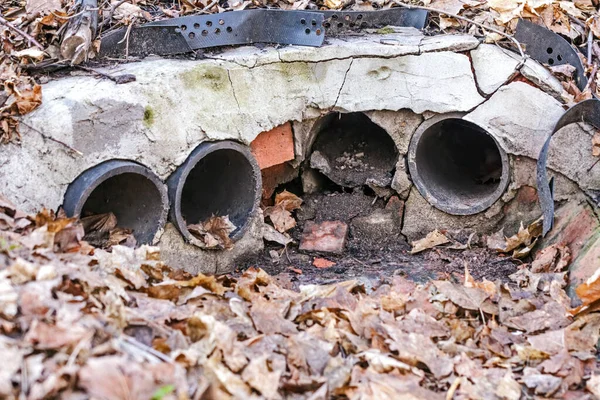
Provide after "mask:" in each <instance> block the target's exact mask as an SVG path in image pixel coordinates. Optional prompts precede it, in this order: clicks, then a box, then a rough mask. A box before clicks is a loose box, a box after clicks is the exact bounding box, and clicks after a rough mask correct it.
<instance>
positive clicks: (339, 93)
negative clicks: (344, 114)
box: [330, 58, 354, 111]
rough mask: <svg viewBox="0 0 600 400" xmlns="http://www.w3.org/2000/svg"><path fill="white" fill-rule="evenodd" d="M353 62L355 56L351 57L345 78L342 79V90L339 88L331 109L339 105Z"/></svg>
mask: <svg viewBox="0 0 600 400" xmlns="http://www.w3.org/2000/svg"><path fill="white" fill-rule="evenodd" d="M352 64H354V58H350V65H348V69H347V70H346V72H345V73H344V80H343V81H342V85H341V86H340V90H338V93H337V96H336V97H335V102H334V103H333V105H332V106H331V109H330V111H331V110H334V109H335V107H336V106H337V103H338V100H339V99H340V95H341V94H342V90H343V89H344V86H345V85H346V78H347V77H348V72H350V68H352Z"/></svg>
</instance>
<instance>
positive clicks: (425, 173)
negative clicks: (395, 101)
mask: <svg viewBox="0 0 600 400" xmlns="http://www.w3.org/2000/svg"><path fill="white" fill-rule="evenodd" d="M463 116H464V114H463V113H448V114H440V115H436V116H435V117H432V118H430V119H428V120H426V121H425V122H423V123H422V124H421V125H420V126H419V128H418V129H417V131H416V132H415V134H414V135H413V136H412V138H411V141H410V144H409V148H408V155H407V160H408V169H409V171H410V176H411V179H412V181H413V183H414V184H415V186H416V187H417V189H418V190H419V193H421V195H422V196H423V197H424V198H425V200H427V201H428V202H429V203H430V204H431V205H432V206H434V207H435V208H437V209H439V210H442V211H444V212H446V213H448V214H452V215H473V214H477V213H480V212H482V211H484V210H486V209H488V208H489V207H490V206H492V204H494V203H495V202H496V201H497V200H498V199H499V198H500V197H501V196H502V193H504V191H505V190H506V187H507V186H508V183H509V178H510V171H509V169H510V164H509V161H508V156H507V154H506V152H505V151H504V150H503V149H502V147H500V146H499V145H498V142H496V140H495V138H494V137H493V136H491V135H490V134H489V133H487V132H486V131H485V130H484V129H482V128H481V127H479V126H477V125H475V124H474V123H472V122H469V121H465V120H463V119H462V117H463Z"/></svg>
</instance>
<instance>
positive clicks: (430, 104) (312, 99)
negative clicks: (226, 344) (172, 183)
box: [0, 28, 600, 272]
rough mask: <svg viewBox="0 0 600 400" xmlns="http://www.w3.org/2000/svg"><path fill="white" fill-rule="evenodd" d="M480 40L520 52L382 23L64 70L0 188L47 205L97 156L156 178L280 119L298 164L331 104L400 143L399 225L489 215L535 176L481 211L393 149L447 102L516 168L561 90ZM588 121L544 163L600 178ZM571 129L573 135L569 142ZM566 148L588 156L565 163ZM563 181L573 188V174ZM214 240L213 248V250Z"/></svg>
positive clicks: (30, 122)
mask: <svg viewBox="0 0 600 400" xmlns="http://www.w3.org/2000/svg"><path fill="white" fill-rule="evenodd" d="M490 46H491V47H490ZM467 53H468V54H467ZM489 54H492V56H493V57H494V59H496V60H499V61H498V62H500V61H501V62H504V63H506V65H513V64H515V62H516V61H515V58H516V59H517V60H518V59H519V58H518V57H519V56H518V55H516V54H513V53H510V52H508V51H506V50H502V49H497V48H496V47H495V46H492V45H480V43H479V41H478V40H477V39H476V38H474V37H472V36H470V35H440V36H433V37H431V36H424V35H423V34H422V33H420V32H419V31H417V30H414V29H412V28H401V29H397V30H396V32H394V33H391V34H386V35H376V34H372V35H365V36H361V37H348V38H337V39H328V41H327V43H326V44H325V45H324V46H323V47H319V48H312V47H299V46H287V47H282V48H277V47H266V48H264V49H258V48H256V47H252V46H245V47H238V48H233V49H224V50H222V51H220V52H218V53H214V54H207V55H206V58H205V59H202V60H197V61H190V60H181V59H179V60H175V59H160V58H147V59H146V60H144V61H141V62H136V63H130V64H125V65H119V66H118V69H117V70H114V71H113V70H111V69H110V68H108V69H106V70H105V72H108V73H115V74H123V73H129V74H134V75H135V76H136V78H137V80H136V81H135V82H131V83H128V84H125V85H115V83H114V82H112V81H109V80H101V79H98V78H97V77H95V76H84V75H80V76H72V77H67V78H61V79H58V80H54V81H51V82H49V83H47V84H45V85H44V87H43V96H44V101H43V103H42V106H41V107H40V108H39V109H38V110H36V111H35V112H33V113H32V114H29V115H28V116H26V117H25V119H24V121H23V122H24V124H23V125H22V135H23V141H22V144H20V145H17V144H9V145H6V146H2V147H0V160H1V161H0V163H1V165H2V168H0V184H1V185H2V187H3V194H4V195H6V196H8V198H9V199H10V200H12V201H13V202H15V203H17V204H18V205H19V206H20V207H21V208H22V209H24V210H26V211H29V212H34V211H36V210H39V209H40V208H42V207H47V208H51V209H57V208H58V207H59V206H60V204H61V203H62V198H63V195H64V192H65V190H66V188H67V186H68V184H69V183H70V182H71V181H72V180H73V179H75V177H77V176H78V175H79V174H80V173H81V172H83V171H85V170H86V169H88V168H90V167H92V166H94V165H96V164H98V163H100V162H102V161H105V160H108V159H115V158H117V159H130V160H134V161H137V162H139V163H141V164H143V165H146V166H148V167H149V168H151V169H152V170H153V171H154V172H155V173H156V174H157V175H158V176H159V177H160V178H162V179H166V178H167V177H168V176H169V175H170V173H171V172H173V171H174V169H175V168H176V167H177V166H178V165H180V164H181V163H182V162H183V161H184V160H185V159H186V157H187V156H188V155H189V154H190V152H191V151H192V150H193V149H194V148H195V147H196V146H197V145H198V144H200V143H202V142H203V141H209V140H224V139H230V140H237V141H240V142H242V143H246V144H249V143H250V142H251V141H252V140H253V139H254V138H256V136H257V135H258V134H259V133H261V132H263V131H268V130H270V129H272V128H274V127H276V126H278V125H281V124H283V123H286V122H288V121H292V123H293V127H294V135H295V149H296V160H295V161H294V162H293V164H294V165H296V166H297V165H299V163H300V162H301V161H302V160H303V159H304V157H306V154H307V152H308V150H309V149H310V146H311V144H312V141H313V140H314V136H315V135H316V132H318V130H319V129H318V125H319V124H320V123H321V122H322V121H323V120H322V119H321V117H322V116H324V115H326V114H327V113H330V112H332V111H339V112H365V113H366V114H367V116H369V118H371V120H372V121H373V122H375V123H376V124H378V125H380V126H382V127H383V128H384V129H386V131H387V132H388V133H389V134H390V136H391V137H392V138H393V139H394V142H395V143H396V146H397V148H398V151H399V153H400V157H399V160H398V164H397V166H396V174H395V176H394V181H393V184H392V186H393V188H394V189H395V190H396V191H397V192H398V193H399V195H400V197H401V198H403V199H406V200H407V201H406V214H405V215H406V217H405V221H404V226H403V233H404V234H405V235H406V236H407V237H409V238H411V239H414V238H416V236H418V235H421V234H423V233H427V230H431V229H434V228H450V227H458V226H462V227H465V226H466V227H468V226H472V227H473V228H479V229H483V230H485V229H488V228H489V229H491V227H492V226H495V224H497V223H499V222H500V221H501V220H502V217H501V215H502V209H503V207H504V206H505V205H506V204H508V203H510V202H511V201H515V200H514V198H516V197H518V195H517V193H518V191H519V189H520V188H521V187H525V186H531V187H535V183H534V182H530V181H529V180H527V182H526V183H519V184H518V185H517V184H514V185H512V184H511V187H510V188H509V191H508V192H507V194H505V196H504V198H503V200H500V201H499V202H497V203H496V204H495V205H494V206H492V208H490V209H489V210H488V211H486V212H485V213H481V214H478V215H477V216H471V217H450V216H446V215H442V214H443V213H441V212H440V211H438V210H436V209H434V208H433V207H431V206H430V205H429V204H428V203H427V202H425V201H424V200H423V199H422V198H420V195H419V193H418V191H416V190H415V189H414V188H412V183H411V181H410V177H409V175H408V171H406V170H405V168H404V158H403V157H404V155H405V154H406V151H407V148H408V143H409V141H410V137H411V136H412V134H413V133H414V131H415V130H416V128H417V127H418V126H419V124H420V123H421V122H422V120H423V118H424V117H425V118H428V117H431V116H432V115H436V114H438V113H446V112H457V111H458V112H466V113H468V114H467V116H466V119H468V120H470V121H472V122H474V123H476V124H478V125H480V126H482V127H483V128H485V129H487V130H488V131H489V132H490V134H492V135H493V136H494V137H495V138H496V139H497V140H498V141H499V143H500V144H501V145H502V147H503V148H504V149H505V150H506V151H507V152H508V153H509V154H513V155H516V156H521V158H519V157H517V158H515V159H513V167H514V168H516V167H517V166H518V165H520V164H521V163H522V162H523V161H522V160H525V159H526V160H528V159H533V158H536V157H537V153H538V151H539V148H540V147H541V142H542V141H543V138H544V137H545V135H547V134H548V133H549V132H550V131H551V129H552V127H553V124H554V122H555V121H556V120H557V119H558V118H559V117H560V114H561V113H562V110H563V107H562V105H561V104H560V103H559V102H558V101H557V100H555V98H560V91H561V88H560V84H559V85H558V86H557V85H556V82H555V81H554V80H553V79H554V78H552V76H551V74H549V72H548V71H546V70H545V69H544V68H543V67H542V66H541V65H539V64H537V63H535V62H534V61H532V60H528V61H527V63H526V64H525V65H524V66H523V68H522V69H521V73H522V74H523V75H524V76H525V77H527V78H528V79H529V81H530V82H533V83H535V84H537V85H538V86H539V88H536V87H534V86H533V85H529V84H526V83H523V82H513V83H509V84H507V85H505V82H501V81H502V78H503V77H504V78H505V80H506V79H507V78H508V77H507V74H508V69H509V68H506V70H505V71H503V72H502V73H501V74H499V73H498V71H494V70H493V69H491V68H490V67H489V65H488V64H486V63H482V60H481V57H482V55H489ZM492 56H490V57H492ZM471 59H473V64H472V63H471ZM472 67H473V69H472ZM473 70H474V72H473ZM475 77H477V81H478V82H479V84H480V86H481V87H477V82H476V79H475ZM480 93H483V94H484V95H485V96H488V95H490V94H491V96H489V98H486V97H485V96H482V95H481V94H480ZM492 93H493V94H492ZM515 105H518V107H515ZM567 129H568V131H567ZM589 135H590V132H588V131H587V130H586V129H584V127H583V128H582V127H577V126H575V127H573V126H571V127H569V128H565V132H564V133H563V132H562V131H561V132H559V134H558V135H557V136H556V138H555V140H554V141H553V148H552V150H551V153H550V161H549V165H550V166H551V167H552V168H554V169H555V170H556V171H558V172H560V173H561V174H564V176H565V178H564V179H565V180H566V181H567V182H571V181H573V182H576V183H577V184H579V185H580V186H581V187H583V188H585V189H598V188H600V183H599V182H600V176H598V175H597V174H600V172H597V170H600V168H596V169H592V172H591V173H586V168H589V165H590V163H591V162H592V161H593V160H592V159H591V158H590V157H591V150H590V149H589V147H591V140H590V136H589ZM48 138H53V139H55V140H56V141H53V140H50V139H48ZM574 138H575V141H576V146H578V147H577V149H574V146H573V145H572V144H571V145H567V143H569V142H570V141H572V140H574ZM57 141H59V142H63V143H65V144H67V145H68V146H70V147H72V148H74V149H76V150H78V151H80V152H81V153H83V155H78V154H76V153H74V152H72V151H70V150H69V149H68V148H67V147H65V146H62V145H61V144H60V143H59V142H57ZM588 150H589V151H588ZM575 157H576V158H577V159H578V160H584V162H582V163H581V165H580V166H573V164H576V163H566V161H567V160H569V159H571V160H572V159H574V158H575ZM565 163H566V164H569V166H568V167H566V166H565V165H566V164H565ZM25 172H26V173H27V179H24V176H25V175H24V173H25ZM561 176H562V175H561ZM514 179H516V178H514ZM515 182H516V181H515ZM566 186H569V185H566ZM569 188H570V189H569V190H571V191H574V190H579V189H578V188H577V186H576V185H574V184H573V183H572V182H571V185H570V186H569ZM507 202H508V203H507ZM469 218H470V219H469ZM442 225H444V226H442ZM415 227H418V228H415ZM430 228H431V229H430ZM167 231H169V230H168V229H167ZM257 232H258V230H251V231H250V232H249V233H248V234H247V236H248V235H249V238H248V239H247V240H248V242H249V243H253V245H252V246H241V245H240V248H244V249H246V250H245V251H250V250H249V249H250V248H252V247H253V246H255V247H256V246H258V243H259V242H260V243H262V241H261V240H258V241H256V239H257V237H258V236H259V233H257ZM245 240H246V239H245ZM167 242H168V243H169V245H168V246H172V247H177V248H179V247H181V248H182V249H183V248H184V247H185V244H184V243H179V242H177V238H174V237H173V235H170V236H169V235H166V234H165V235H163V244H164V243H167ZM175 245H176V246H175ZM164 246H165V248H166V247H167V245H164ZM192 250H193V251H191V250H190V251H188V253H189V258H187V259H185V260H179V261H178V263H182V264H185V265H187V266H188V267H187V268H190V270H193V271H206V272H212V271H213V270H214V268H215V267H214V265H216V264H215V263H217V264H218V263H219V262H220V261H214V260H213V259H212V258H211V259H210V261H206V260H208V259H207V258H202V257H205V255H203V256H202V257H200V258H198V259H197V260H196V262H192V261H191V260H193V254H195V253H197V254H200V253H198V252H199V251H200V250H197V249H195V248H194V249H192ZM203 254H204V253H203ZM215 254H216V253H211V255H210V257H213V258H214V259H215V260H216V259H217V258H218V257H219V256H218V255H215ZM186 257H187V256H186ZM206 257H209V256H206ZM210 257H209V258H210ZM215 257H216V258H215ZM236 257H237V255H236ZM232 258H235V257H229V259H232ZM198 260H205V261H202V262H203V263H205V264H206V266H205V267H203V266H202V265H200V266H198V262H199V261H198ZM191 264H194V267H193V268H192V267H191V266H190V265H191ZM203 268H204V269H203ZM226 268H227V267H223V268H222V269H220V270H219V271H224V270H226Z"/></svg>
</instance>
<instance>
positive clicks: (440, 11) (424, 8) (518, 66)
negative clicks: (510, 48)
mask: <svg viewBox="0 0 600 400" xmlns="http://www.w3.org/2000/svg"><path fill="white" fill-rule="evenodd" d="M394 4H397V5H399V6H401V7H404V8H408V9H411V8H416V9H420V10H425V11H430V12H434V13H436V14H443V15H447V16H449V17H452V18H456V19H459V20H461V21H465V22H468V23H469V24H473V25H476V26H478V27H480V28H483V29H487V30H488V31H490V32H494V33H497V34H498V35H500V36H503V37H505V38H507V39H508V40H510V41H511V42H513V43H514V44H515V45H516V46H517V48H518V49H519V53H520V54H521V61H520V62H519V65H517V66H516V67H515V69H516V70H520V69H521V67H522V66H523V65H524V64H525V61H527V56H526V55H525V52H524V51H523V46H522V45H521V42H519V41H518V40H517V39H515V38H514V36H513V35H509V34H508V33H505V32H502V31H500V30H498V29H496V28H492V27H491V26H487V25H485V24H482V23H480V22H477V21H473V20H472V19H469V18H466V17H463V16H460V15H457V14H452V13H449V12H448V11H444V10H440V9H438V8H432V7H425V6H416V5H413V4H406V3H402V2H400V1H397V0H394Z"/></svg>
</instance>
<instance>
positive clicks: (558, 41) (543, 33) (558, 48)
mask: <svg viewBox="0 0 600 400" xmlns="http://www.w3.org/2000/svg"><path fill="white" fill-rule="evenodd" d="M515 39H517V40H518V41H519V42H521V43H522V44H524V45H525V53H527V54H528V55H529V56H530V57H531V58H533V59H534V60H536V61H538V62H540V63H543V64H547V65H550V66H552V65H563V64H570V65H572V66H573V67H575V69H576V70H577V76H576V78H575V79H576V83H577V87H578V88H579V89H580V90H583V89H584V88H585V86H586V85H587V78H586V77H585V69H584V68H583V64H582V63H581V59H580V58H579V55H578V54H577V50H575V49H574V48H573V47H572V46H571V45H570V44H569V42H567V41H566V40H565V39H564V38H563V37H562V36H560V35H559V34H557V33H554V32H552V31H551V30H549V29H546V28H544V27H543V26H540V25H536V24H534V23H532V22H529V21H527V20H524V19H520V20H519V22H518V23H517V30H516V32H515Z"/></svg>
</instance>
